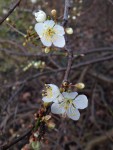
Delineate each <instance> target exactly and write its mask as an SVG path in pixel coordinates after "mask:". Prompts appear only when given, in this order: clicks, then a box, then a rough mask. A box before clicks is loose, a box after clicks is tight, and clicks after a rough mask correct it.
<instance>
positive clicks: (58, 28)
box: [54, 24, 65, 35]
mask: <svg viewBox="0 0 113 150" xmlns="http://www.w3.org/2000/svg"><path fill="white" fill-rule="evenodd" d="M54 29H55V30H56V34H58V35H64V34H65V32H64V28H63V27H62V26H60V25H58V24H56V25H55V26H54Z"/></svg>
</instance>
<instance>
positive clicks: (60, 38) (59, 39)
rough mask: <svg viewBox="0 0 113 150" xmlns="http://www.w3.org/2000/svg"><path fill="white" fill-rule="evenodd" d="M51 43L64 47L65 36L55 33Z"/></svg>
mask: <svg viewBox="0 0 113 150" xmlns="http://www.w3.org/2000/svg"><path fill="white" fill-rule="evenodd" d="M52 42H53V45H54V46H56V47H64V46H65V38H64V36H59V35H55V36H54V37H53V41H52Z"/></svg>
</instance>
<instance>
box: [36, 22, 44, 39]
mask: <svg viewBox="0 0 113 150" xmlns="http://www.w3.org/2000/svg"><path fill="white" fill-rule="evenodd" d="M35 31H36V32H37V34H38V35H39V36H40V37H41V36H42V33H43V23H37V24H36V25H35Z"/></svg>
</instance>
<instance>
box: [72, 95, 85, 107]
mask: <svg viewBox="0 0 113 150" xmlns="http://www.w3.org/2000/svg"><path fill="white" fill-rule="evenodd" d="M73 103H74V105H75V107H76V108H78V109H84V108H86V107H87V106H88V99H87V97H86V96H85V95H79V96H77V97H76V98H75V100H74V101H73Z"/></svg>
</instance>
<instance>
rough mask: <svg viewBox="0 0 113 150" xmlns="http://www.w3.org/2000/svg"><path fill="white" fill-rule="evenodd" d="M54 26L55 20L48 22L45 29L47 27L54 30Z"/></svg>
mask: <svg viewBox="0 0 113 150" xmlns="http://www.w3.org/2000/svg"><path fill="white" fill-rule="evenodd" d="M54 25H55V22H54V21H53V20H46V21H45V22H44V27H47V28H48V27H50V28H52V27H53V26H54Z"/></svg>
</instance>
